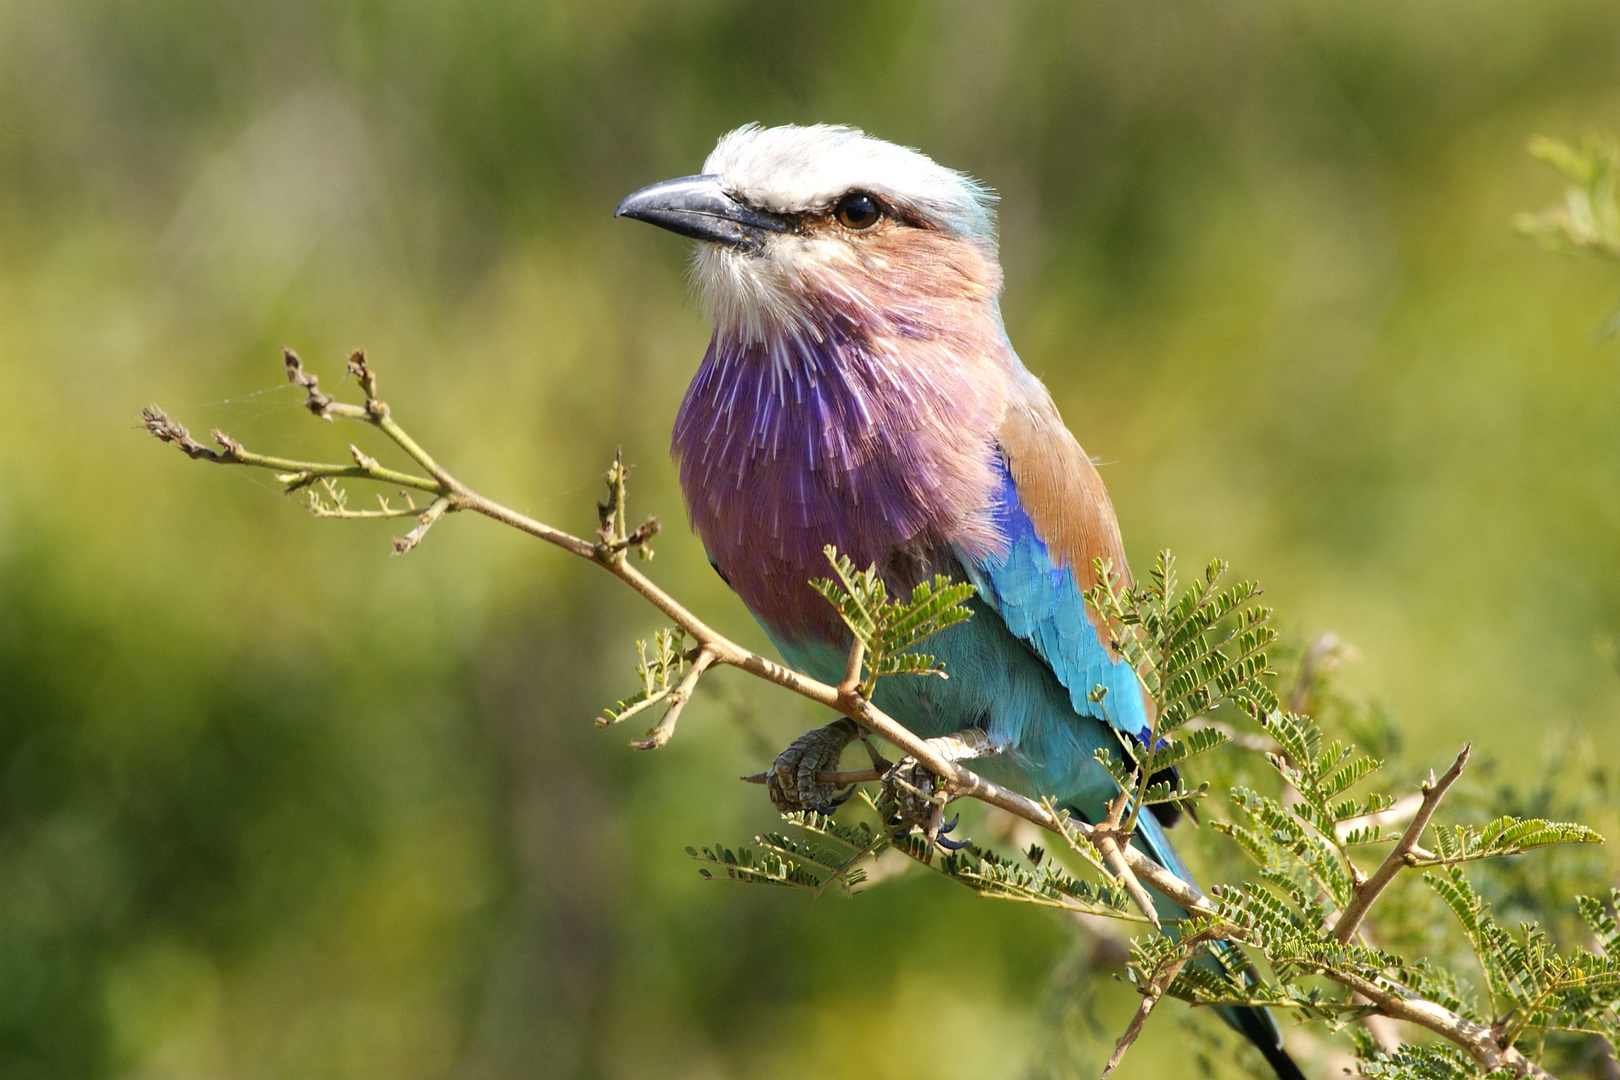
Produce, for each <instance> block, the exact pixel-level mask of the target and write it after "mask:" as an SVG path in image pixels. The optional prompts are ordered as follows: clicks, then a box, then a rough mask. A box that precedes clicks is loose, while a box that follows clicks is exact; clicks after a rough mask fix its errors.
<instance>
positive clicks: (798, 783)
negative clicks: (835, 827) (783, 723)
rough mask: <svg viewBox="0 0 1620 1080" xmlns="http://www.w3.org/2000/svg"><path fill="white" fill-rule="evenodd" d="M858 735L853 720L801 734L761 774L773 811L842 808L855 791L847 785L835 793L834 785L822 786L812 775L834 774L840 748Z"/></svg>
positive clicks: (840, 752)
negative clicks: (763, 774)
mask: <svg viewBox="0 0 1620 1080" xmlns="http://www.w3.org/2000/svg"><path fill="white" fill-rule="evenodd" d="M859 733H860V728H859V727H857V726H856V724H855V721H853V720H850V719H847V718H845V719H839V720H834V721H833V722H832V723H830V724H827V725H826V726H824V727H818V728H814V729H812V730H810V731H807V732H805V733H804V734H803V735H800V736H799V737H798V738H797V739H794V740H793V742H792V743H790V744H789V745H788V748H787V749H786V750H783V751H782V752H781V753H780V754H777V755H776V760H775V761H773V762H772V763H771V767H770V769H769V770H767V771H766V773H765V790H766V791H768V792H769V793H770V796H771V802H772V803H774V804H775V806H776V808H777V809H778V810H780V811H781V812H782V813H784V814H791V813H794V812H796V811H799V810H815V811H817V812H818V813H822V814H830V813H832V812H833V811H834V810H836V809H837V808H838V807H839V806H841V805H843V802H844V800H845V799H848V798H849V796H850V794H851V793H852V792H854V790H855V788H854V787H853V786H851V787H850V789H849V791H846V792H844V793H843V794H839V792H838V786H837V785H836V784H827V783H823V782H821V781H820V780H817V779H816V774H817V773H821V772H836V771H837V769H838V759H839V758H840V757H842V756H843V753H844V747H846V746H848V745H849V744H850V743H852V742H854V741H855V738H856V736H857V735H859Z"/></svg>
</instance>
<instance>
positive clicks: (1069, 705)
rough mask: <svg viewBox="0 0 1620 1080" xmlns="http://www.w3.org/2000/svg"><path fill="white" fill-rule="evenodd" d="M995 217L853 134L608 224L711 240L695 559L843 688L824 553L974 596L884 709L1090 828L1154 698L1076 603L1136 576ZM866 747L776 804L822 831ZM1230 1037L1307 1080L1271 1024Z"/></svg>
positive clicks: (808, 768) (802, 133) (785, 784)
mask: <svg viewBox="0 0 1620 1080" xmlns="http://www.w3.org/2000/svg"><path fill="white" fill-rule="evenodd" d="M993 202H994V196H993V195H992V194H991V193H990V191H988V190H987V189H986V188H985V187H983V186H982V185H980V184H979V183H977V182H976V181H974V180H972V179H971V178H969V177H967V176H965V175H963V174H962V173H959V172H955V171H953V170H950V169H947V168H944V167H942V166H940V165H938V164H935V163H934V162H933V161H932V160H930V159H929V158H927V157H925V156H924V155H922V154H920V153H918V152H916V151H914V150H910V149H907V148H904V147H901V146H896V145H894V144H892V143H887V142H883V141H881V140H878V139H874V138H871V137H869V136H867V135H864V134H862V133H861V132H860V131H857V130H855V129H853V128H847V127H831V126H826V125H817V126H813V127H775V128H761V127H758V126H754V125H750V126H748V127H744V128H740V129H738V130H737V131H733V132H732V133H730V134H729V135H726V136H725V137H724V138H722V139H721V140H720V142H719V145H718V146H717V147H716V148H715V150H714V153H712V154H710V155H709V159H708V161H707V162H705V163H704V166H703V172H702V173H701V174H700V175H696V176H688V177H683V178H681V179H678V180H670V181H667V182H665V183H661V184H654V185H652V186H651V187H647V188H643V189H642V190H640V191H638V192H636V193H635V194H633V195H631V196H630V197H629V198H627V199H625V200H624V202H623V203H622V204H621V205H620V206H619V209H618V213H619V215H620V216H624V217H632V218H638V219H640V220H643V221H648V222H651V223H653V224H655V225H660V226H662V227H664V228H666V229H670V230H672V231H674V232H677V233H680V234H682V235H684V236H689V237H693V238H695V239H696V240H698V241H699V243H698V245H697V252H696V256H695V259H694V270H695V276H696V279H697V282H698V285H699V287H700V289H701V291H702V293H703V295H704V297H705V299H706V300H707V302H708V305H709V306H710V308H711V310H712V314H713V320H714V333H713V337H712V338H711V339H710V342H709V348H708V352H707V353H706V354H705V355H704V357H703V363H702V365H701V366H700V367H699V368H698V371H697V375H696V376H695V377H694V378H693V380H692V385H691V387H690V388H689V389H688V390H687V393H686V398H685V400H684V401H683V402H682V403H681V407H680V412H679V414H678V415H677V417H676V421H675V432H674V453H675V455H676V457H677V458H678V459H679V464H680V479H681V488H682V491H683V492H684V494H685V498H686V503H687V508H688V511H689V512H690V514H691V518H692V524H693V526H694V528H695V529H696V531H697V534H698V536H699V538H700V539H701V540H702V541H703V544H704V547H705V548H706V549H707V551H708V555H709V560H710V561H711V562H712V563H713V564H714V567H715V569H716V570H717V571H719V573H720V575H721V576H722V577H723V578H724V579H725V581H726V582H727V583H728V584H729V585H730V586H731V588H732V589H734V590H735V591H736V593H737V595H738V596H739V597H741V599H742V601H743V603H744V604H746V605H747V606H748V609H749V610H750V611H751V612H753V614H754V616H755V617H756V618H757V619H758V620H759V622H760V624H761V625H762V626H763V627H764V629H765V632H766V634H768V635H769V636H770V639H771V641H772V642H773V643H774V644H775V645H776V647H777V648H778V649H780V650H781V653H782V656H783V657H784V658H785V659H786V660H787V662H788V663H789V664H791V665H792V666H793V667H795V668H797V669H799V670H801V671H804V672H805V673H807V674H809V675H812V676H814V677H816V678H818V679H821V680H823V681H825V682H837V681H839V680H840V679H841V678H842V676H843V674H844V667H845V663H846V658H847V655H848V651H849V640H850V639H849V637H848V632H847V630H846V629H845V628H844V626H843V625H842V624H841V623H840V621H839V619H838V616H837V614H836V613H835V612H834V610H833V609H832V607H831V605H829V604H828V603H827V601H826V600H825V599H824V598H823V597H822V596H820V595H819V594H818V593H816V592H815V591H814V590H813V589H812V588H811V587H810V586H809V584H808V582H809V581H810V580H811V579H813V578H819V577H825V576H827V572H828V566H827V562H826V558H825V556H824V554H823V548H824V547H825V546H826V545H827V544H833V545H835V546H836V547H837V549H838V550H839V551H840V552H842V553H844V554H846V555H848V556H849V557H850V559H852V560H853V561H854V563H855V565H856V566H861V567H864V566H869V565H873V564H876V565H877V566H879V567H881V568H882V570H883V572H884V574H885V576H886V579H887V580H888V582H889V584H890V586H891V590H892V589H895V588H899V589H904V590H908V591H909V589H910V587H911V586H912V585H914V584H916V583H917V582H918V581H920V580H924V579H925V578H930V577H932V576H933V575H934V574H939V573H943V574H947V575H949V576H951V577H953V578H955V579H957V580H965V581H968V582H971V583H972V584H973V586H974V587H975V590H976V594H975V596H974V597H973V598H972V599H971V600H970V601H969V603H970V606H971V608H972V610H973V617H972V618H971V619H970V620H969V621H967V622H965V623H962V624H959V625H957V626H955V627H952V628H950V629H949V630H946V631H945V632H944V633H942V634H941V635H939V636H938V637H936V638H934V639H932V640H931V641H930V642H929V645H928V649H929V651H930V652H932V653H934V654H935V655H936V656H937V657H938V659H939V660H940V661H942V662H943V663H944V665H945V667H946V670H947V671H948V673H949V675H950V678H948V679H935V678H920V677H905V676H899V677H893V678H888V679H884V680H882V681H881V682H880V683H879V684H878V687H877V690H876V692H875V704H877V705H878V707H879V708H881V709H883V710H884V711H885V712H887V713H888V714H889V715H890V716H892V717H894V718H895V719H896V720H898V721H900V722H901V723H903V724H905V725H906V726H907V727H908V728H910V729H911V730H912V731H914V732H916V733H917V734H918V735H920V736H923V737H925V738H928V739H934V740H938V742H937V744H936V745H937V746H938V748H939V749H940V750H941V752H942V753H945V754H946V755H947V756H949V757H953V758H957V759H961V758H966V757H972V758H974V759H975V760H974V762H973V767H974V769H975V770H977V771H979V772H980V773H982V774H983V775H985V776H986V777H987V778H989V779H991V780H994V781H996V782H998V783H1001V784H1005V785H1007V786H1008V787H1011V788H1013V789H1015V790H1019V791H1022V792H1025V793H1026V794H1029V795H1031V796H1037V797H1039V796H1050V797H1052V798H1054V799H1055V800H1057V801H1058V802H1059V803H1060V804H1061V805H1064V806H1066V807H1068V808H1070V809H1071V810H1072V811H1073V812H1075V813H1077V814H1079V815H1081V816H1082V817H1084V818H1086V819H1087V820H1090V821H1098V820H1100V819H1101V817H1102V816H1103V814H1104V813H1105V808H1106V806H1107V803H1108V802H1109V800H1110V799H1111V798H1112V797H1113V796H1114V795H1115V794H1116V792H1117V788H1116V787H1115V784H1114V782H1113V780H1112V779H1111V778H1110V777H1109V775H1108V773H1107V772H1106V771H1105V770H1104V769H1103V767H1102V766H1101V765H1100V764H1099V763H1098V762H1097V760H1096V756H1095V752H1096V751H1097V750H1098V749H1100V748H1105V747H1106V748H1108V749H1109V750H1110V751H1111V752H1112V753H1114V754H1115V756H1116V757H1117V756H1120V740H1121V739H1145V738H1146V737H1147V735H1148V731H1149V726H1148V724H1149V713H1148V710H1149V708H1150V706H1149V704H1148V702H1147V701H1146V700H1145V697H1144V694H1143V691H1142V687H1141V684H1140V683H1139V682H1138V680H1137V678H1136V675H1135V673H1134V672H1133V671H1132V670H1131V669H1130V667H1129V666H1128V665H1127V664H1125V663H1123V662H1122V661H1121V660H1120V659H1119V657H1118V656H1117V655H1115V654H1114V652H1113V651H1112V650H1111V648H1110V647H1109V645H1108V638H1107V635H1106V634H1105V633H1103V632H1101V631H1100V629H1099V624H1098V621H1097V619H1096V618H1095V615H1094V612H1092V611H1090V610H1088V607H1087V604H1086V602H1085V599H1084V593H1085V591H1086V590H1087V589H1088V588H1090V587H1091V585H1092V584H1093V583H1094V581H1093V569H1092V567H1093V560H1094V559H1097V558H1099V557H1100V558H1103V559H1106V560H1110V561H1111V562H1112V564H1113V565H1114V566H1115V567H1117V568H1119V569H1120V570H1121V571H1123V570H1124V568H1125V554H1124V550H1123V548H1122V547H1121V543H1120V536H1119V524H1118V522H1117V520H1116V518H1115V516H1114V510H1113V507H1112V505H1111V504H1110V503H1109V500H1108V494H1107V492H1106V491H1105V490H1104V487H1103V482H1102V478H1101V477H1100V476H1099V475H1098V474H1097V470H1096V468H1095V467H1094V466H1093V465H1092V463H1091V460H1090V459H1089V458H1088V457H1087V456H1086V454H1085V452H1084V451H1083V450H1081V448H1080V444H1079V443H1078V442H1076V441H1075V438H1074V436H1073V435H1072V434H1070V433H1069V431H1068V429H1067V428H1066V427H1064V425H1063V421H1062V419H1061V418H1060V417H1059V415H1058V410H1057V407H1056V406H1055V405H1054V404H1053V402H1052V398H1051V396H1050V395H1049V394H1048V393H1047V391H1046V388H1045V387H1044V386H1043V385H1041V383H1040V381H1039V380H1038V379H1036V378H1035V376H1033V375H1031V374H1030V373H1029V371H1027V370H1026V369H1025V368H1024V366H1023V364H1022V363H1021V362H1020V361H1019V359H1018V356H1017V354H1015V353H1014V352H1013V348H1012V344H1011V343H1010V342H1009V341H1008V339H1007V334H1006V330H1005V328H1004V327H1003V325H1002V319H1001V309H1000V303H999V296H1000V291H1001V267H1000V264H999V262H998V261H997V253H996V238H995V219H994V214H993V209H992V204H993ZM1097 686H1103V687H1106V688H1107V689H1108V693H1107V694H1106V696H1104V697H1103V698H1102V702H1105V703H1106V705H1107V708H1104V707H1103V705H1102V704H1101V703H1099V702H1097V701H1094V700H1092V699H1093V697H1095V696H1096V695H1095V694H1094V693H1093V691H1094V688H1095V687H1097ZM853 735H854V728H853V725H852V724H850V722H849V721H847V720H846V721H840V722H838V723H835V724H832V725H829V726H828V728H826V729H823V730H822V731H821V732H819V733H815V734H814V735H813V736H812V737H807V738H805V739H801V740H799V741H798V742H796V743H795V744H794V747H792V748H790V749H789V750H788V751H785V752H784V754H783V757H781V758H779V759H778V761H777V766H776V768H775V770H774V776H775V778H776V781H775V783H773V791H772V793H773V797H775V798H776V799H777V801H778V803H779V805H783V806H785V807H788V808H792V807H798V806H824V805H826V804H827V802H828V800H829V798H830V794H831V793H830V792H829V791H828V790H827V789H826V788H825V787H824V786H822V785H818V784H817V783H816V782H815V779H814V776H815V772H816V770H817V769H819V768H823V767H835V766H834V765H833V764H832V763H833V762H835V761H836V759H837V755H838V752H839V751H841V750H842V749H843V747H844V745H846V744H847V743H848V742H849V741H850V740H851V738H852V737H853ZM1139 820H1140V827H1139V829H1138V833H1137V836H1136V838H1135V841H1134V842H1135V843H1136V844H1137V845H1138V846H1139V847H1140V848H1141V849H1142V850H1143V851H1145V852H1146V853H1147V854H1148V855H1150V856H1151V857H1152V858H1154V859H1156V860H1157V861H1158V862H1159V863H1160V864H1161V865H1163V866H1164V867H1166V868H1167V869H1169V870H1170V871H1172V872H1173V873H1175V874H1177V875H1178V876H1181V877H1183V878H1185V879H1187V880H1189V881H1190V880H1191V877H1190V875H1189V874H1188V872H1187V869H1186V867H1185V865H1183V863H1182V861H1181V859H1180V858H1179V857H1178V856H1177V855H1176V852H1175V850H1174V849H1173V848H1172V847H1171V845H1170V841H1169V838H1168V837H1167V836H1166V834H1165V831H1164V824H1165V823H1164V822H1162V821H1161V820H1159V818H1158V817H1155V816H1154V815H1153V814H1144V815H1142V816H1141V818H1140V819H1139ZM1158 902H1159V904H1160V906H1161V908H1162V914H1164V915H1165V916H1167V917H1179V916H1181V915H1184V914H1185V913H1184V912H1183V911H1182V910H1181V909H1180V908H1178V907H1176V906H1175V905H1173V904H1171V902H1170V901H1169V900H1167V899H1165V898H1163V897H1159V898H1158ZM1203 962H1206V963H1212V964H1213V963H1218V962H1219V961H1217V960H1216V959H1215V958H1214V957H1213V956H1208V957H1206V958H1205V959H1204V961H1203ZM1222 1014H1223V1017H1224V1018H1225V1019H1226V1020H1227V1022H1228V1023H1229V1024H1231V1025H1232V1026H1233V1027H1235V1028H1237V1029H1238V1030H1239V1031H1240V1032H1242V1033H1243V1034H1244V1035H1245V1036H1246V1037H1247V1038H1249V1039H1250V1040H1251V1041H1252V1042H1253V1043H1254V1044H1255V1045H1256V1046H1257V1047H1258V1048H1259V1049H1260V1051H1261V1053H1263V1054H1264V1055H1265V1057H1266V1059H1267V1060H1268V1061H1269V1062H1270V1063H1271V1064H1272V1066H1273V1067H1274V1068H1275V1069H1276V1071H1277V1072H1278V1074H1279V1075H1280V1076H1281V1077H1283V1080H1294V1078H1298V1077H1300V1075H1301V1074H1300V1072H1299V1070H1298V1068H1297V1067H1296V1066H1295V1064H1294V1063H1293V1061H1292V1060H1291V1059H1290V1058H1289V1057H1288V1055H1287V1053H1286V1052H1285V1051H1284V1050H1283V1049H1282V1045H1281V1039H1280V1037H1279V1034H1278V1030H1277V1026H1276V1023H1275V1022H1274V1021H1273V1020H1272V1018H1271V1017H1270V1015H1269V1014H1267V1013H1266V1012H1265V1011H1264V1010H1261V1009H1225V1010H1222Z"/></svg>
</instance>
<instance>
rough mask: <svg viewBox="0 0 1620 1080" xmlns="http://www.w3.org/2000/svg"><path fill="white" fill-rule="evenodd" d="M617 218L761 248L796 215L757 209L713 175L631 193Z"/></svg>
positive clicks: (746, 247) (751, 248)
mask: <svg viewBox="0 0 1620 1080" xmlns="http://www.w3.org/2000/svg"><path fill="white" fill-rule="evenodd" d="M613 216H614V217H616V218H621V217H627V218H633V219H634V220H636V221H645V222H647V223H648V224H650V225H657V226H659V227H660V228H664V229H668V230H669V231H671V232H673V233H678V234H680V235H681V236H688V237H691V238H692V239H694V240H703V241H707V242H709V243H715V244H722V245H724V246H726V247H733V248H741V249H743V250H745V251H750V252H757V251H760V250H762V249H763V248H764V246H765V241H766V239H767V237H768V236H769V235H770V234H772V233H782V232H789V231H791V230H792V229H793V227H794V222H793V219H792V218H790V217H787V216H785V215H782V214H772V213H769V212H767V211H763V210H756V209H754V208H753V207H751V206H749V205H748V204H746V203H744V202H742V201H741V200H739V199H737V198H735V197H733V196H732V195H730V194H729V193H727V192H726V190H725V189H724V187H722V186H721V183H720V177H718V176H714V175H711V174H703V175H699V176H682V177H679V178H678V179H675V180H665V181H663V182H662V183H658V184H652V185H649V186H647V187H644V188H642V189H641V190H640V191H635V192H632V193H631V194H629V195H627V196H626V197H625V199H624V201H623V202H621V203H619V206H618V209H616V210H614V211H613Z"/></svg>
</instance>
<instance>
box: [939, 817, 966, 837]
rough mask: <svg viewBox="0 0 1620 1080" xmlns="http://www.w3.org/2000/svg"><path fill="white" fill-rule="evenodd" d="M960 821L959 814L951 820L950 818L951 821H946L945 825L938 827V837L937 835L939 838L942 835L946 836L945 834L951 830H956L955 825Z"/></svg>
mask: <svg viewBox="0 0 1620 1080" xmlns="http://www.w3.org/2000/svg"><path fill="white" fill-rule="evenodd" d="M961 820H962V815H961V814H957V815H956V816H955V817H953V818H951V820H949V821H947V822H946V823H945V824H943V825H941V826H940V827H939V833H938V835H939V836H944V835H946V834H947V833H949V832H950V831H951V830H953V829H955V828H956V823H957V822H959V821H961Z"/></svg>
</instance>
